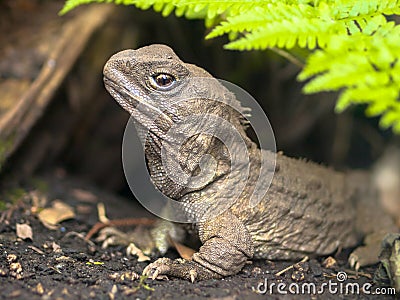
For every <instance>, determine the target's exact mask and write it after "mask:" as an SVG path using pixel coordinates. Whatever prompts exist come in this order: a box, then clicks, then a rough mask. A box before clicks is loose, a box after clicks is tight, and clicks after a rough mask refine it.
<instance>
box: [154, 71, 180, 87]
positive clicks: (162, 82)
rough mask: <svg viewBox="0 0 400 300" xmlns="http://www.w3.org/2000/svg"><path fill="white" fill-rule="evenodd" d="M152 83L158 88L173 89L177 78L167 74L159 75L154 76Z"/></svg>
mask: <svg viewBox="0 0 400 300" xmlns="http://www.w3.org/2000/svg"><path fill="white" fill-rule="evenodd" d="M152 79H153V80H152V81H153V83H154V84H155V85H156V86H155V87H156V88H161V89H166V88H169V87H171V86H172V85H173V84H174V82H175V81H176V79H175V77H174V76H172V75H170V74H167V73H159V74H156V75H154V76H152Z"/></svg>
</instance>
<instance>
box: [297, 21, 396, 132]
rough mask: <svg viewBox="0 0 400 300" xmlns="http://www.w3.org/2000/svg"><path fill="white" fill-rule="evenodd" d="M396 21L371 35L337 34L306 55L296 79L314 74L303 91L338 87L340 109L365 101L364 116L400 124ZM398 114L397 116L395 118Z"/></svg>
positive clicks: (302, 78) (389, 123)
mask: <svg viewBox="0 0 400 300" xmlns="http://www.w3.org/2000/svg"><path fill="white" fill-rule="evenodd" d="M399 64H400V25H397V26H394V23H393V22H389V23H386V24H385V25H384V26H381V27H379V28H378V29H377V30H376V31H375V33H374V34H373V35H364V34H362V33H359V34H357V35H354V36H341V37H339V36H337V37H336V38H334V39H332V40H331V41H330V43H329V44H328V46H327V47H326V49H324V50H318V51H316V52H314V53H313V54H311V55H310V57H309V59H308V61H307V64H306V66H305V67H304V69H303V71H302V72H301V73H300V74H299V76H298V78H299V80H306V79H308V78H311V77H314V76H315V77H314V78H313V79H312V80H311V81H310V82H308V83H307V84H306V86H305V87H304V91H305V92H306V93H316V92H319V91H328V90H342V93H341V95H340V96H339V99H338V101H337V104H336V111H338V112H341V111H343V110H344V109H346V108H347V107H348V106H350V105H351V104H360V103H366V104H367V109H366V114H367V115H368V116H378V115H382V117H381V126H382V127H385V128H386V127H390V126H392V127H393V130H394V131H396V132H397V129H398V128H399V126H400V124H399V122H400V115H399V112H400V100H399V99H400V66H399ZM395 116H399V119H397V120H396V119H395V118H394V117H395Z"/></svg>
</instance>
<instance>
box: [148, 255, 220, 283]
mask: <svg viewBox="0 0 400 300" xmlns="http://www.w3.org/2000/svg"><path fill="white" fill-rule="evenodd" d="M143 275H145V276H149V277H150V278H152V279H153V280H154V279H160V276H164V278H165V276H173V277H177V278H182V279H186V280H190V281H191V282H192V283H193V282H194V281H196V280H204V279H210V278H221V277H222V276H221V275H219V274H217V273H215V272H213V271H211V270H209V269H207V268H205V267H204V266H202V265H200V264H198V263H196V262H194V261H191V260H186V259H183V258H178V259H175V260H172V259H169V258H166V257H163V258H159V259H157V260H156V261H155V262H153V263H151V264H149V265H148V266H147V267H146V268H144V270H143Z"/></svg>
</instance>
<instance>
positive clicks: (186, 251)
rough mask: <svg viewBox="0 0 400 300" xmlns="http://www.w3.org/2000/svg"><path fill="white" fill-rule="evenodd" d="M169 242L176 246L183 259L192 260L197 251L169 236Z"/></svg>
mask: <svg viewBox="0 0 400 300" xmlns="http://www.w3.org/2000/svg"><path fill="white" fill-rule="evenodd" d="M169 242H170V243H171V244H172V246H174V248H175V249H176V251H178V253H179V255H180V257H182V258H183V259H187V260H191V259H192V256H193V254H194V253H195V252H196V251H195V250H193V249H192V248H189V247H187V246H185V245H183V244H181V243H178V242H176V241H174V240H173V239H172V238H171V237H169Z"/></svg>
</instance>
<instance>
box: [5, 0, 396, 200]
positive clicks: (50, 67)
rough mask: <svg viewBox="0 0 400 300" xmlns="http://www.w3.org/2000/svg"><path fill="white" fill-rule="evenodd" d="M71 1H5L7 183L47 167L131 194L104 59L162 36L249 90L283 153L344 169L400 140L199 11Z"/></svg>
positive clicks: (363, 163) (123, 118)
mask: <svg viewBox="0 0 400 300" xmlns="http://www.w3.org/2000/svg"><path fill="white" fill-rule="evenodd" d="M62 5H63V1H49V0H47V1H46V0H41V1H40V0H2V1H0V14H1V18H0V31H1V33H0V95H1V96H0V97H1V98H0V159H1V160H0V165H1V170H0V171H1V181H0V183H1V186H2V188H6V187H7V186H9V185H15V184H17V185H19V184H25V183H27V182H29V180H31V179H32V178H34V177H35V176H36V175H37V174H45V173H46V174H47V173H49V172H50V174H55V175H56V176H61V177H63V176H72V177H74V178H79V179H82V180H85V181H87V182H90V183H92V184H94V185H96V186H100V187H102V188H103V189H106V190H109V191H112V192H114V193H117V194H120V195H125V196H128V197H132V196H131V194H130V192H129V190H128V187H127V184H126V182H125V179H124V175H123V170H122V162H121V143H122V136H123V132H124V128H125V125H126V123H127V120H128V118H129V115H128V114H127V113H126V112H125V111H124V110H123V109H121V108H120V107H119V106H118V105H117V103H116V102H115V101H114V100H113V99H112V98H111V96H110V95H109V94H108V93H107V92H106V90H105V89H104V86H103V82H102V68H103V65H104V63H105V62H106V60H107V59H108V58H109V57H110V56H111V55H112V54H113V53H115V52H118V51H120V50H122V49H128V48H132V49H135V48H138V47H141V46H144V45H148V44H153V43H163V44H167V45H169V46H170V47H172V48H173V49H174V50H175V52H176V53H177V55H178V56H180V57H181V58H182V60H184V61H186V62H190V63H194V64H196V65H198V66H201V67H202V68H204V69H206V70H208V71H209V72H210V73H211V74H212V75H213V76H214V77H216V78H221V79H224V80H227V81H230V82H232V83H235V84H237V85H239V86H240V87H242V88H244V89H245V90H247V91H248V92H249V93H250V94H251V95H252V96H253V97H254V98H255V99H256V100H257V101H258V102H259V103H260V104H261V106H262V107H263V108H264V110H265V112H266V114H267V116H268V118H269V120H270V122H271V124H272V127H273V129H274V132H275V136H276V142H277V149H278V150H281V151H283V152H284V153H285V154H286V155H289V156H294V157H304V158H307V159H310V160H313V161H316V162H319V163H322V164H325V165H329V166H333V167H334V168H336V169H339V170H346V169H350V168H351V169H353V168H369V167H371V166H372V165H373V163H374V162H375V161H376V160H377V159H379V158H380V157H381V155H382V154H383V153H384V152H385V149H386V148H387V146H388V145H392V144H394V143H396V141H397V142H398V137H397V138H396V137H394V136H393V135H392V133H391V132H390V131H381V130H380V129H379V128H378V125H377V120H375V119H371V118H370V119H367V118H365V117H364V112H363V108H362V107H355V108H352V109H349V110H347V111H346V112H344V113H342V114H335V113H334V112H333V108H334V103H335V99H336V98H337V95H335V94H333V93H331V94H330V93H324V94H323V93H321V94H317V95H312V96H306V95H303V94H302V93H301V88H302V86H303V84H301V83H298V82H297V81H296V76H297V74H298V73H299V70H300V69H299V67H297V66H296V65H294V64H292V63H290V62H289V61H287V60H286V59H284V58H282V57H281V56H279V55H277V54H276V53H274V52H273V51H258V52H257V51H252V52H238V51H228V50H223V45H224V44H225V43H226V42H227V38H226V37H223V38H218V39H213V40H207V41H205V40H204V37H205V35H206V34H207V29H205V26H204V23H203V21H202V20H186V19H184V18H176V17H175V16H173V15H171V16H169V17H167V18H163V17H162V16H161V15H159V14H157V13H155V12H153V11H152V10H148V11H141V10H139V9H136V8H134V7H122V6H115V5H112V4H104V5H88V6H81V7H79V8H77V9H75V10H74V11H72V12H70V13H68V14H67V15H65V16H58V12H59V10H60V9H61V7H62ZM389 161H390V160H389Z"/></svg>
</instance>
